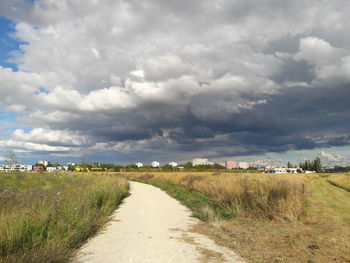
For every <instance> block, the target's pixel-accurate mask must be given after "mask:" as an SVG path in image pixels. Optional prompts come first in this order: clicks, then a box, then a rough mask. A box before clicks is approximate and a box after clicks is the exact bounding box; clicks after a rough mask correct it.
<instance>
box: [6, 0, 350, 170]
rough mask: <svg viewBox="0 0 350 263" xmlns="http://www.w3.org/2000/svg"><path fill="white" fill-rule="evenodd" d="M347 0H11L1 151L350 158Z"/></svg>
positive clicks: (89, 156)
mask: <svg viewBox="0 0 350 263" xmlns="http://www.w3.org/2000/svg"><path fill="white" fill-rule="evenodd" d="M349 15H350V2H349V1H348V0H333V1H326V0H312V1H310V0H297V1H295V0H293V1H292V0H285V1H280V0H244V1H243V0H216V1H214V0H193V1H184V0H178V1H171V0H152V1H150V0H148V1H145V0H138V1H134V0H128V1H126V0H124V1H121V0H34V1H30V0H1V2H0V121H1V127H0V156H1V158H0V159H3V158H4V157H5V156H6V155H7V154H8V153H9V152H10V151H15V152H16V154H17V158H18V159H19V160H20V161H21V162H23V163H33V162H36V161H37V160H41V159H48V160H51V161H59V162H66V161H69V160H73V161H79V160H88V161H100V162H113V163H121V164H126V163H132V162H136V161H142V162H150V161H152V160H159V161H161V162H162V163H166V162H169V161H173V160H175V161H178V162H184V161H188V160H191V159H192V158H194V157H197V156H201V157H207V158H209V159H210V160H212V161H223V160H230V159H234V160H247V161H256V160H282V161H288V160H290V161H292V162H295V163H298V162H300V161H301V160H305V159H313V158H315V157H316V156H321V157H322V158H323V160H324V162H329V163H331V164H338V165H345V164H348V165H349V164H350V107H349V105H350V48H349V47H350V34H349V28H350V20H349V19H348V17H349Z"/></svg>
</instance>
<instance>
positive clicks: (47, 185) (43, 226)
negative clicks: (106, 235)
mask: <svg viewBox="0 0 350 263" xmlns="http://www.w3.org/2000/svg"><path fill="white" fill-rule="evenodd" d="M127 194H128V184H127V181H126V180H125V179H122V178H117V177H115V176H106V175H99V176H96V175H86V174H79V175H73V174H64V173H59V174H57V175H54V174H35V173H4V174H0V262H4V263H5V262H6V263H7V262H8V263H16V262H26V263H27V262H28V263H30V262H33V263H34V262H36V263H38V262H45V263H47V262H67V260H68V259H69V258H70V257H71V256H72V254H73V253H74V251H75V249H76V248H77V247H79V246H80V245H81V244H82V243H83V242H84V241H85V240H86V239H87V238H88V237H90V236H91V235H93V234H94V233H96V231H97V230H98V229H99V228H101V226H103V225H104V224H105V223H106V222H107V220H108V216H109V215H110V214H111V213H112V212H113V211H114V210H115V209H116V208H117V206H118V205H119V204H120V202H121V201H122V199H123V198H124V197H126V196H127Z"/></svg>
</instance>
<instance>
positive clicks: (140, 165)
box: [135, 163, 143, 168]
mask: <svg viewBox="0 0 350 263" xmlns="http://www.w3.org/2000/svg"><path fill="white" fill-rule="evenodd" d="M135 165H136V166H137V167H138V168H141V167H143V163H135Z"/></svg>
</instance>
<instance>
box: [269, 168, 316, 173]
mask: <svg viewBox="0 0 350 263" xmlns="http://www.w3.org/2000/svg"><path fill="white" fill-rule="evenodd" d="M298 170H299V172H303V169H302V168H299V167H298V168H287V167H270V166H268V167H266V168H265V171H267V172H270V173H276V174H286V173H292V174H296V173H298ZM305 173H310V171H305Z"/></svg>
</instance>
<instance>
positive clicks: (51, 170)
mask: <svg viewBox="0 0 350 263" xmlns="http://www.w3.org/2000/svg"><path fill="white" fill-rule="evenodd" d="M56 171H57V168H56V167H46V172H56Z"/></svg>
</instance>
